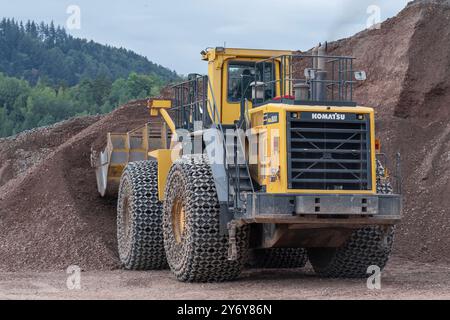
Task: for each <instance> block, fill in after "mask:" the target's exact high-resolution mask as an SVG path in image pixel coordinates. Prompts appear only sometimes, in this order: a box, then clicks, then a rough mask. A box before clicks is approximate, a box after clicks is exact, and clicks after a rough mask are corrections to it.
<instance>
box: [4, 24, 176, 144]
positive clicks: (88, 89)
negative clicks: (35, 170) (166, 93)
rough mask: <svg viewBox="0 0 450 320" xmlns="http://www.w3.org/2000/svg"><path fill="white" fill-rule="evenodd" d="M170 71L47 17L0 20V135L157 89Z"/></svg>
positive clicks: (100, 108)
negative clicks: (44, 19)
mask: <svg viewBox="0 0 450 320" xmlns="http://www.w3.org/2000/svg"><path fill="white" fill-rule="evenodd" d="M177 80H179V76H178V75H177V74H176V72H174V71H171V70H169V69H167V68H164V67H162V66H160V65H157V64H155V63H153V62H150V61H149V60H148V59H147V58H145V57H143V56H140V55H138V54H136V53H134V52H132V51H129V50H126V49H122V48H121V49H118V48H113V47H110V46H104V45H100V44H98V43H95V42H92V41H87V40H85V39H78V38H74V37H72V36H71V35H68V34H67V33H66V31H65V30H64V29H63V28H60V27H55V26H54V24H53V23H51V24H50V25H46V24H44V23H41V24H36V23H35V22H31V21H29V22H27V23H22V22H16V21H14V20H11V19H3V20H1V22H0V137H2V136H8V135H13V134H16V133H18V132H21V131H23V130H27V129H31V128H34V127H37V126H43V125H49V124H52V123H55V122H58V121H61V120H64V119H67V118H70V117H73V116H78V115H88V114H97V113H106V112H110V111H111V110H112V109H114V108H115V107H117V106H118V105H120V104H122V103H125V102H127V101H129V100H132V99H140V98H145V97H148V96H151V95H157V94H158V93H159V91H160V89H161V87H163V86H164V85H166V84H167V83H169V82H174V81H177Z"/></svg>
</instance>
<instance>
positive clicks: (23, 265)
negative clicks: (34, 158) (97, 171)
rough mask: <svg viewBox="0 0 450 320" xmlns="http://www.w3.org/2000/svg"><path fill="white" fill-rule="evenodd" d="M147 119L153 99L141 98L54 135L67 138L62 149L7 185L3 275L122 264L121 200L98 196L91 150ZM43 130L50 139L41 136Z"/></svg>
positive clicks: (2, 201) (2, 198) (1, 234)
mask: <svg viewBox="0 0 450 320" xmlns="http://www.w3.org/2000/svg"><path fill="white" fill-rule="evenodd" d="M148 119H149V117H148V110H147V108H146V101H136V102H133V103H130V104H129V105H126V106H123V107H121V108H119V109H117V110H116V111H114V112H113V113H111V114H109V115H107V116H104V117H102V118H101V119H99V120H98V119H97V120H98V121H96V122H94V123H93V124H92V125H90V126H85V128H84V127H83V126H81V127H80V126H78V125H74V126H73V131H70V130H68V131H64V132H63V133H61V135H59V134H57V132H55V134H53V138H52V139H50V140H53V141H55V143H56V142H57V141H58V139H60V140H59V141H60V142H61V143H60V145H59V146H57V147H56V148H55V149H54V150H53V151H51V152H50V154H49V155H48V156H47V157H46V158H45V160H44V161H42V162H40V163H39V164H37V165H36V166H34V167H33V168H31V169H30V170H29V171H28V172H27V173H26V174H25V175H21V176H19V177H17V178H16V179H13V180H10V181H9V182H7V183H6V184H5V185H3V186H2V187H0V256H1V257H2V259H1V260H0V270H1V271H15V270H48V269H62V268H66V267H67V266H68V265H74V264H75V265H80V266H82V267H83V268H86V269H110V268H114V267H117V266H118V260H117V257H116V242H115V241H116V240H115V238H116V237H115V202H114V200H105V199H101V198H100V197H99V196H98V193H97V190H96V181H95V175H94V173H93V170H92V168H91V167H90V161H89V156H90V151H91V145H93V144H94V143H95V142H96V141H97V140H98V139H99V137H103V139H104V138H105V137H106V133H107V132H110V131H115V132H121V131H123V132H127V131H129V130H131V129H134V128H136V127H138V126H140V125H143V124H145V123H146V122H147V121H148ZM84 121H87V124H89V121H90V120H84ZM64 128H65V127H64ZM80 129H81V130H80ZM41 133H42V136H44V137H45V136H46V134H45V132H39V131H36V132H35V135H36V136H39V135H40V134H41ZM31 140H32V139H31ZM44 140H45V139H44ZM12 143H14V144H18V143H19V142H17V141H13V142H12ZM56 144H58V143H56ZM18 145H20V143H19V144H18ZM43 145H45V143H43ZM2 147H3V148H5V146H3V145H2ZM49 149H50V148H49Z"/></svg>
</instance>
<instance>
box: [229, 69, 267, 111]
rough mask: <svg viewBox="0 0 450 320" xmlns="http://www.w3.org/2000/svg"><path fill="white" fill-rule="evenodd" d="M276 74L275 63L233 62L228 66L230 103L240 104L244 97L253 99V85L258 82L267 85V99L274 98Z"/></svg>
mask: <svg viewBox="0 0 450 320" xmlns="http://www.w3.org/2000/svg"><path fill="white" fill-rule="evenodd" d="M274 75H275V72H274V64H273V63H271V62H270V63H263V64H258V65H257V66H256V67H255V63H254V62H245V61H232V62H230V63H229V64H228V94H227V97H228V102H231V103H237V102H240V101H241V99H242V97H243V95H244V94H245V98H247V99H249V100H250V99H251V97H252V89H251V87H250V85H251V83H253V82H255V80H256V81H258V82H264V83H266V89H265V91H266V96H267V98H269V97H271V96H272V97H273V96H274V95H273V93H274V91H275V76H274Z"/></svg>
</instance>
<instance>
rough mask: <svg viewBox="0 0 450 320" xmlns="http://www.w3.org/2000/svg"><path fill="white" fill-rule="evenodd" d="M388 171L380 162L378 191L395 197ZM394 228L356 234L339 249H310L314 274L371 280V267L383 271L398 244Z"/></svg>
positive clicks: (380, 228) (376, 228)
mask: <svg viewBox="0 0 450 320" xmlns="http://www.w3.org/2000/svg"><path fill="white" fill-rule="evenodd" d="M384 172H385V169H384V168H383V166H382V165H381V163H380V162H378V161H377V192H378V193H379V194H392V193H393V188H392V186H391V184H390V183H389V181H387V180H385V179H384ZM394 233H395V227H394V226H387V227H381V226H371V227H366V228H362V229H359V230H356V231H354V232H353V233H352V234H351V236H350V238H349V240H347V242H346V243H345V244H344V245H343V246H341V247H339V248H314V249H308V258H309V261H310V262H311V265H312V266H313V268H314V271H315V272H316V273H317V274H319V275H320V276H323V277H330V278H367V277H368V276H369V274H368V273H367V269H368V267H370V266H372V265H375V266H378V267H379V268H380V269H381V270H382V269H383V268H384V267H385V266H386V264H387V262H388V260H389V255H390V253H391V250H392V245H393V242H394Z"/></svg>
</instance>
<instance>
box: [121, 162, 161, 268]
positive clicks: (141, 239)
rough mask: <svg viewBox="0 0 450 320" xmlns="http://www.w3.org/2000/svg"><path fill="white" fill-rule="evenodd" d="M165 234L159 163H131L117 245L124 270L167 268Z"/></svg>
mask: <svg viewBox="0 0 450 320" xmlns="http://www.w3.org/2000/svg"><path fill="white" fill-rule="evenodd" d="M162 230H163V229H162V203H161V202H160V201H159V197H158V163H157V162H156V161H139V162H133V163H130V164H129V165H128V166H127V167H126V169H125V170H124V172H123V174H122V178H121V182H120V187H119V198H118V202H117V242H118V247H119V257H120V261H121V262H122V265H123V267H124V268H125V269H128V270H160V269H165V268H167V262H166V257H165V251H164V241H163V231H162Z"/></svg>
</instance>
